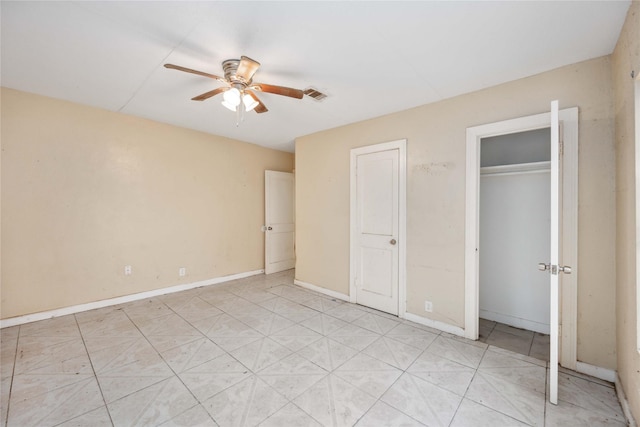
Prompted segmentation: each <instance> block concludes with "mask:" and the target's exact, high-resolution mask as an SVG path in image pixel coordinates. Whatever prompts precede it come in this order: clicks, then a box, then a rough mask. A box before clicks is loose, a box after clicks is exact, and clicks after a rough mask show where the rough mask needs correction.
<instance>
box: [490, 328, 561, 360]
mask: <svg viewBox="0 0 640 427" xmlns="http://www.w3.org/2000/svg"><path fill="white" fill-rule="evenodd" d="M478 340H479V341H480V342H484V343H487V344H489V345H493V346H496V347H500V348H504V349H506V350H511V351H515V352H516V353H520V354H524V355H525V356H531V357H535V358H536V359H540V360H545V361H547V362H548V361H549V335H546V334H540V333H538V332H533V331H527V330H525V329H518V328H514V327H512V326H509V325H505V324H503V323H498V322H494V321H492V320H487V319H480V337H479V339H478Z"/></svg>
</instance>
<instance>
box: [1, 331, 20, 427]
mask: <svg viewBox="0 0 640 427" xmlns="http://www.w3.org/2000/svg"><path fill="white" fill-rule="evenodd" d="M21 331H22V326H21V325H18V336H17V337H16V350H15V352H14V353H13V366H12V368H11V382H10V383H9V396H8V398H7V413H6V414H5V425H6V426H7V427H8V426H9V413H10V412H11V395H12V392H13V380H14V379H15V376H16V365H17V364H18V348H20V332H21Z"/></svg>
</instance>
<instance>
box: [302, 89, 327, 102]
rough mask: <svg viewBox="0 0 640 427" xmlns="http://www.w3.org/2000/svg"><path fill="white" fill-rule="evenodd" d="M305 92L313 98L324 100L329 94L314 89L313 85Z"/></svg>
mask: <svg viewBox="0 0 640 427" xmlns="http://www.w3.org/2000/svg"><path fill="white" fill-rule="evenodd" d="M304 94H305V95H307V96H310V97H311V98H313V99H315V100H316V101H322V100H323V99H325V98H326V97H327V95H325V94H324V93H322V92H320V91H319V90H317V89H314V88H312V87H309V88H307V89H305V90H304Z"/></svg>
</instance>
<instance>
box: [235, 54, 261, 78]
mask: <svg viewBox="0 0 640 427" xmlns="http://www.w3.org/2000/svg"><path fill="white" fill-rule="evenodd" d="M240 58H241V59H240V64H238V70H237V71H236V76H237V77H240V78H242V79H244V81H245V82H247V83H248V82H250V81H251V79H252V78H253V75H254V74H255V73H256V71H258V68H260V63H259V62H258V61H254V60H253V59H251V58H249V57H248V56H242V57H240Z"/></svg>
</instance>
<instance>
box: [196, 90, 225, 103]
mask: <svg viewBox="0 0 640 427" xmlns="http://www.w3.org/2000/svg"><path fill="white" fill-rule="evenodd" d="M229 89H231V88H229V87H219V88H217V89H214V90H210V91H209V92H206V93H203V94H202V95H198V96H194V97H193V98H191V100H192V101H204V100H205V99H209V98H211V97H212V96H216V95H217V94H219V93H222V92H225V91H227V90H229Z"/></svg>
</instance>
